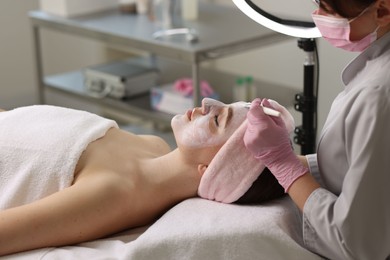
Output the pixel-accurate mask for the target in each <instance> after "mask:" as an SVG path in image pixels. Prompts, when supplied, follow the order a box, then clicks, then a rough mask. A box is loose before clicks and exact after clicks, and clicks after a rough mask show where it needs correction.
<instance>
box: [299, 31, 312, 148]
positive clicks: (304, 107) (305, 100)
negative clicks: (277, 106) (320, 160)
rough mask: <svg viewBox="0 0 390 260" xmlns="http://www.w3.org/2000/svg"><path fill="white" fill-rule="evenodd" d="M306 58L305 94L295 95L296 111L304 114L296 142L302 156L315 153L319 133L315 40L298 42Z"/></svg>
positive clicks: (304, 64) (303, 39)
mask: <svg viewBox="0 0 390 260" xmlns="http://www.w3.org/2000/svg"><path fill="white" fill-rule="evenodd" d="M298 47H299V48H301V49H302V50H303V51H304V52H305V54H306V58H305V61H304V63H303V66H304V70H303V75H304V77H303V92H302V93H298V94H296V95H295V110H297V111H299V112H301V113H302V125H301V126H298V127H296V128H295V131H294V132H295V137H294V142H295V143H296V144H299V145H301V154H310V153H314V152H315V149H316V131H317V93H316V92H317V91H316V85H317V84H316V83H315V79H316V70H315V68H316V55H315V48H316V43H315V40H314V39H306V38H301V39H299V40H298Z"/></svg>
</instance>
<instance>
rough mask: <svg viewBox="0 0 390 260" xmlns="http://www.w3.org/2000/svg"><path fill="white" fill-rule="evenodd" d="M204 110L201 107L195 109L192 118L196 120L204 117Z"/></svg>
mask: <svg viewBox="0 0 390 260" xmlns="http://www.w3.org/2000/svg"><path fill="white" fill-rule="evenodd" d="M204 114H205V113H204V112H203V109H202V108H201V107H195V108H194V109H192V118H195V117H197V116H201V115H204Z"/></svg>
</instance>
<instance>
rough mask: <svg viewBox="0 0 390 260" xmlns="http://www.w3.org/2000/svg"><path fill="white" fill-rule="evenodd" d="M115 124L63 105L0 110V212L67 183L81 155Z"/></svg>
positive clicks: (39, 196) (31, 200)
mask: <svg viewBox="0 0 390 260" xmlns="http://www.w3.org/2000/svg"><path fill="white" fill-rule="evenodd" d="M111 127H118V126H117V124H116V123H115V122H114V121H112V120H108V119H105V118H102V117H100V116H97V115H94V114H91V113H88V112H84V111H78V110H73V109H68V108H62V107H55V106H48V105H40V106H29V107H21V108H17V109H14V110H11V111H7V112H1V113H0V191H1V196H0V210H2V209H7V208H11V207H16V206H20V205H23V204H27V203H31V202H33V201H36V200H38V199H40V198H43V197H46V196H48V195H50V194H52V193H54V192H57V191H59V190H61V189H64V188H66V187H69V186H70V185H71V183H72V181H73V177H74V170H75V167H76V164H77V162H78V159H79V158H80V156H81V153H82V152H83V151H84V150H85V149H86V147H87V146H88V144H89V143H91V142H92V141H94V140H96V139H98V138H100V137H102V136H104V135H105V133H106V132H107V130H108V129H110V128H111Z"/></svg>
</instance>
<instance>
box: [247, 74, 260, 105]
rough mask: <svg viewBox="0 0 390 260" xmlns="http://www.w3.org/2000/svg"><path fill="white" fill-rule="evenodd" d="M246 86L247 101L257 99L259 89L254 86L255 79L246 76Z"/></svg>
mask: <svg viewBox="0 0 390 260" xmlns="http://www.w3.org/2000/svg"><path fill="white" fill-rule="evenodd" d="M245 84H246V88H247V92H248V97H247V99H248V100H249V101H252V100H253V99H255V98H257V87H256V85H255V84H254V81H253V77H252V76H246V77H245Z"/></svg>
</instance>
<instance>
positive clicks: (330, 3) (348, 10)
mask: <svg viewBox="0 0 390 260" xmlns="http://www.w3.org/2000/svg"><path fill="white" fill-rule="evenodd" d="M375 2H376V0H320V7H321V9H323V10H325V11H327V12H329V13H336V14H338V15H340V16H342V17H345V18H354V17H355V16H356V15H358V14H359V13H360V12H361V11H363V10H364V8H367V7H368V6H370V5H371V4H373V3H375Z"/></svg>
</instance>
